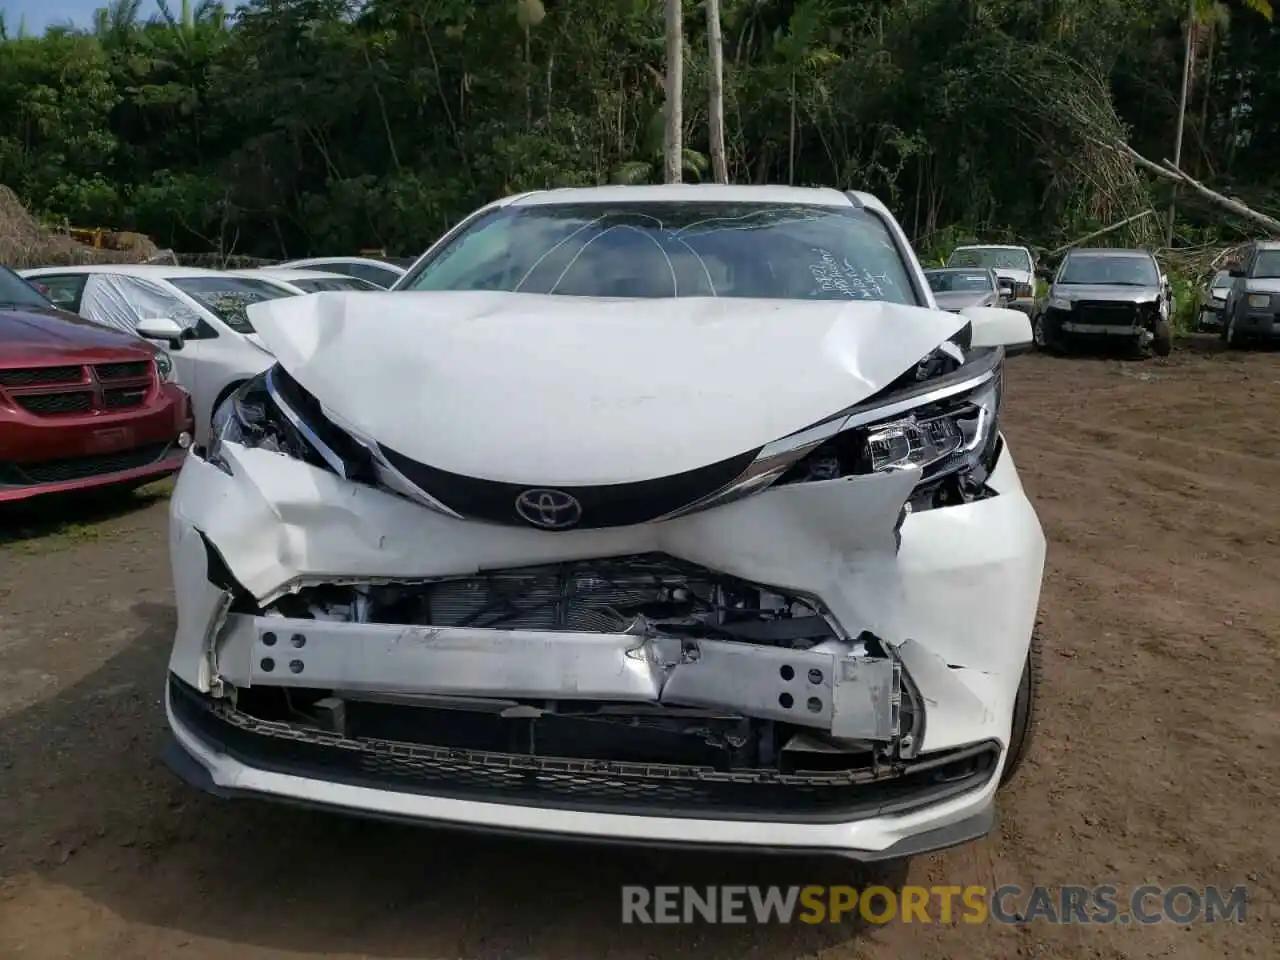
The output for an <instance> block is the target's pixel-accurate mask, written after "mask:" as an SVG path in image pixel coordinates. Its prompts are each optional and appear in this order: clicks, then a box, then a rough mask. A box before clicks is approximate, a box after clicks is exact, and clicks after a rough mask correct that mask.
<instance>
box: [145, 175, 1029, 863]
mask: <svg viewBox="0 0 1280 960" xmlns="http://www.w3.org/2000/svg"><path fill="white" fill-rule="evenodd" d="M250 315H251V316H252V318H253V321H254V323H255V324H256V325H257V327H258V329H259V331H260V333H261V335H262V337H263V339H264V341H265V342H266V343H267V344H268V345H269V346H270V347H271V349H272V350H273V351H274V353H275V355H276V357H277V358H278V363H277V365H276V366H274V367H272V368H271V369H270V370H269V371H268V372H266V373H265V374H264V375H262V376H260V377H257V378H255V379H254V380H252V381H251V382H249V383H247V384H246V385H245V386H244V387H243V388H242V389H241V390H239V391H237V392H236V393H235V394H234V395H233V396H232V398H231V399H230V401H229V402H228V403H227V404H226V405H225V406H224V407H223V408H222V409H220V410H219V412H218V414H217V418H216V419H217V427H218V436H217V438H216V439H215V440H214V442H213V443H212V445H210V446H209V447H208V448H207V449H203V450H199V449H198V450H196V451H195V452H194V453H193V454H192V455H191V456H190V457H188V461H187V464H186V466H185V467H184V468H183V471H182V474H181V476H180V478H179V480H178V484H177V487H176V489H175V491H174V493H173V496H172V507H171V509H172V526H171V532H170V548H171V556H172V563H173V576H174V585H175V590H176V595H177V604H178V627H177V632H176V636H175V638H174V645H173V651H172V656H171V659H170V662H169V669H170V676H169V681H168V686H167V691H166V704H167V712H168V719H169V724H170V727H171V729H172V732H173V734H174V741H173V743H172V744H171V746H170V748H169V750H168V751H167V753H166V758H167V760H168V762H169V763H170V765H171V766H172V767H173V768H174V769H175V770H176V771H177V772H178V773H179V774H180V775H182V776H183V777H185V778H187V779H188V780H189V781H190V782H192V783H194V784H196V785H199V786H200V787H202V788H203V789H206V790H208V791H211V792H213V793H215V794H217V795H221V796H224V797H250V796H252V797H264V798H273V799H276V800H282V801H289V802H294V803H301V804H307V805H313V806H317V807H321V808H327V809H332V810H337V811H345V812H347V813H352V814H360V815H366V816H372V817H391V818H396V819H401V820H411V821H418V822H422V823H444V824H452V825H464V826H468V827H472V828H478V829H493V830H505V831H519V832H525V833H531V834H539V835H543V836H549V837H574V838H578V839H589V840H595V841H613V842H624V843H625V842H636V843H643V844H675V845H680V844H689V845H700V846H705V845H713V846H724V847H736V848H745V849H751V850H758V851H766V850H771V851H793V852H795V851H808V852H813V851H826V852H829V853H837V854H842V855H847V856H850V857H854V858H862V859H868V860H875V859H898V858H902V857H907V856H910V855H912V854H915V853H919V852H922V851H925V850H932V849H937V848H941V847H945V846H949V845H952V844H956V843H961V842H964V841H967V840H971V839H973V838H975V837H978V836H981V835H983V834H985V833H986V832H987V831H988V830H989V829H990V827H991V825H992V818H993V808H994V803H995V796H996V791H997V788H998V786H999V785H1000V784H1001V783H1002V782H1004V781H1005V780H1007V779H1008V777H1009V776H1010V775H1011V774H1012V772H1013V770H1014V769H1015V768H1016V767H1017V765H1018V763H1019V761H1020V760H1021V759H1022V758H1023V757H1024V756H1025V754H1026V751H1027V744H1028V742H1029V738H1030V733H1031V730H1032V728H1033V710H1034V706H1035V684H1036V678H1037V675H1038V674H1037V663H1038V651H1039V645H1038V642H1033V630H1034V629H1035V622H1036V611H1037V606H1038V602H1039V595H1040V583H1041V575H1042V571H1043V565H1044V554H1045V541H1044V536H1043V534H1042V532H1041V528H1040V524H1039V522H1038V520H1037V518H1036V514H1035V511H1034V510H1033V509H1032V506H1031V504H1030V502H1029V501H1028V500H1027V497H1026V496H1025V494H1024V493H1023V490H1022V486H1021V484H1020V482H1019V479H1018V473H1017V470H1016V469H1015V467H1014V462H1013V457H1012V455H1011V453H1010V450H1009V447H1008V445H1007V444H1006V443H1005V441H1004V439H1003V437H1002V436H1001V434H1000V431H999V418H1000V406H1001V396H1002V389H1003V387H1002V385H1003V376H1002V370H1003V360H1004V356H1005V350H1004V349H1003V346H1004V345H1008V346H1010V347H1016V348H1018V349H1023V348H1027V347H1029V345H1030V341H1031V329H1030V323H1029V321H1028V319H1027V317H1026V316H1025V315H1024V314H1022V313H1020V312H1017V311H1011V310H1003V309H999V308H990V307H966V308H963V309H962V310H961V312H959V313H949V312H946V311H943V310H939V309H937V307H936V305H935V303H934V301H933V298H932V295H931V293H930V290H929V286H928V284H927V283H926V282H925V277H924V274H923V272H922V270H921V269H920V265H919V263H918V262H917V260H916V259H915V257H914V255H913V254H912V253H911V251H910V247H909V246H908V243H907V239H906V237H905V236H904V235H903V232H902V230H901V228H900V227H899V226H898V224H897V223H896V221H895V220H894V219H893V217H892V216H891V215H890V214H889V212H888V211H887V210H886V209H885V207H884V205H883V204H881V203H880V202H879V201H878V200H876V199H875V198H874V197H871V196H869V195H866V194H859V193H850V194H843V193H839V192H837V191H833V190H824V189H800V188H786V187H780V188H774V187H738V186H692V185H690V186H666V187H609V188H599V189H584V190H556V191H550V192H540V193H533V194H525V195H522V196H518V197H513V198H508V199H505V200H502V201H500V202H498V203H495V204H492V205H490V206H488V207H486V208H484V209H483V210H480V211H478V212H477V213H476V214H475V215H473V216H472V217H469V218H468V219H467V220H465V221H463V223H461V224H460V225H459V226H458V227H457V228H456V229H455V230H453V231H451V232H450V233H449V234H448V235H446V236H445V237H444V238H442V239H441V241H440V242H439V243H438V244H437V245H436V246H435V247H434V248H433V249H432V250H431V251H429V252H428V253H427V254H426V255H425V256H424V258H423V259H422V260H421V261H420V262H419V263H418V264H417V265H416V266H415V268H414V269H413V271H411V273H410V274H409V275H408V276H406V277H405V285H404V287H403V289H401V290H395V291H390V292H386V293H362V294H349V293H321V294H315V295H313V296H310V297H296V298H292V299H284V300H275V301H272V302H270V303H263V304H256V305H254V306H253V307H251V308H250Z"/></svg>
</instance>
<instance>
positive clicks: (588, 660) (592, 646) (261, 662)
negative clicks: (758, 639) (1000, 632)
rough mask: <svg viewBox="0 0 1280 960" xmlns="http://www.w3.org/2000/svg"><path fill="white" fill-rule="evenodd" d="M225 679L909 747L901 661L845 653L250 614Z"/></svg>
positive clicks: (222, 661) (231, 629)
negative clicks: (514, 703)
mask: <svg viewBox="0 0 1280 960" xmlns="http://www.w3.org/2000/svg"><path fill="white" fill-rule="evenodd" d="M215 669H216V674H217V675H218V676H219V677H220V678H221V679H224V680H227V681H229V682H230V683H232V684H234V685H235V686H236V687H252V686H277V687H306V688H312V689H315V688H321V689H335V690H343V691H350V692H353V693H358V692H364V693H381V694H388V693H394V694H406V695H413V694H421V695H428V694H429V695H439V696H459V697H499V698H504V699H511V698H518V699H532V700H609V701H614V702H618V701H629V702H634V703H658V704H664V705H669V706H677V705H678V706H694V707H706V708H710V709H718V710H724V711H728V712H732V713H735V714H739V715H742V716H748V717H755V718H759V719H771V720H778V721H782V722H785V723H791V724H796V725H799V726H805V727H814V728H819V729H822V730H825V731H828V732H830V733H831V735H832V736H835V737H839V738H848V739H858V740H890V739H892V738H893V737H895V736H897V734H898V716H899V709H900V704H901V673H900V668H899V666H898V664H897V663H896V662H895V661H893V660H891V659H889V658H884V657H864V656H857V655H855V654H854V653H853V652H852V648H851V646H850V645H848V644H844V643H842V642H836V641H829V642H827V643H824V644H821V645H820V646H819V647H815V648H811V649H808V650H791V649H785V648H781V647H769V646H757V645H755V644H750V643H735V642H732V641H721V640H706V639H687V638H684V639H682V638H675V637H658V636H641V635H638V634H634V633H586V632H556V631H542V630H483V629H474V628H462V627H434V626H405V625H399V624H371V623H359V624H352V623H342V622H336V621H324V620H303V619H289V618H284V617H255V616H250V615H245V614H236V615H232V616H230V617H228V618H227V621H226V623H225V625H224V627H223V630H222V632H221V637H220V640H219V642H218V644H217V652H216V664H215Z"/></svg>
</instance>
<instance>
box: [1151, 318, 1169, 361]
mask: <svg viewBox="0 0 1280 960" xmlns="http://www.w3.org/2000/svg"><path fill="white" fill-rule="evenodd" d="M1151 352H1152V353H1154V354H1155V355H1156V356H1157V357H1167V356H1168V355H1169V354H1171V353H1173V328H1172V327H1170V326H1169V321H1168V320H1157V321H1156V329H1155V339H1154V340H1152V341H1151Z"/></svg>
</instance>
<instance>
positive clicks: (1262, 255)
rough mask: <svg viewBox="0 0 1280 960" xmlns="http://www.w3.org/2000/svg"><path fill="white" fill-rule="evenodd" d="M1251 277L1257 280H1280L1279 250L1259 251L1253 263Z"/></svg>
mask: <svg viewBox="0 0 1280 960" xmlns="http://www.w3.org/2000/svg"><path fill="white" fill-rule="evenodd" d="M1253 277H1254V279H1257V280H1277V279H1280V250H1259V251H1258V256H1257V258H1256V259H1255V260H1254V261H1253Z"/></svg>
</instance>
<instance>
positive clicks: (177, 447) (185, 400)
mask: <svg viewBox="0 0 1280 960" xmlns="http://www.w3.org/2000/svg"><path fill="white" fill-rule="evenodd" d="M148 390H149V393H148V397H147V400H146V403H145V404H144V405H140V406H138V407H136V408H132V409H128V410H126V411H121V412H102V411H93V412H89V413H72V414H58V415H51V416H35V415H32V414H30V413H28V412H26V411H23V410H17V409H15V410H12V411H9V410H6V409H5V400H4V398H2V397H0V503H6V502H12V501H17V500H28V499H32V498H35V497H40V496H45V495H49V494H58V493H73V492H87V491H90V490H96V489H101V488H106V487H114V486H121V485H125V486H128V485H132V486H137V485H139V484H142V483H146V482H148V481H151V480H159V479H161V478H163V477H167V476H170V475H171V474H174V473H177V472H178V470H179V469H180V468H181V467H182V463H183V461H184V460H185V459H186V446H185V444H186V442H188V441H189V440H190V439H191V430H192V428H193V425H194V421H193V417H192V409H191V398H190V396H189V395H188V394H187V392H186V391H185V390H183V389H182V388H181V387H179V386H177V385H176V384H172V383H165V384H159V385H154V386H152V387H149V388H148ZM184 434H185V437H184V436H183V435H184ZM180 441H181V442H180Z"/></svg>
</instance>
